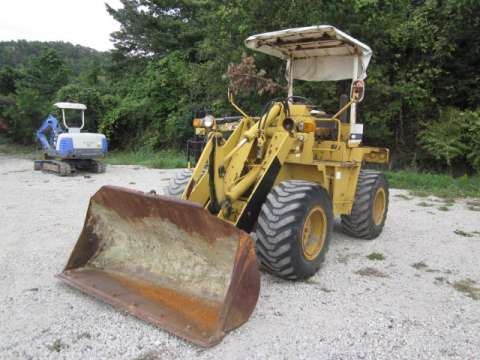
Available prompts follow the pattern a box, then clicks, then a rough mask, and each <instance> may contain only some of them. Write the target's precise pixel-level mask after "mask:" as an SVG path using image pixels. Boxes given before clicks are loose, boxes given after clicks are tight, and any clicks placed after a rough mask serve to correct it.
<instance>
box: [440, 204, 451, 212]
mask: <svg viewBox="0 0 480 360" xmlns="http://www.w3.org/2000/svg"><path fill="white" fill-rule="evenodd" d="M438 210H440V211H450V208H449V207H448V206H445V205H442V206H440V207H438Z"/></svg>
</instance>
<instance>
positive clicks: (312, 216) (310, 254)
mask: <svg viewBox="0 0 480 360" xmlns="http://www.w3.org/2000/svg"><path fill="white" fill-rule="evenodd" d="M326 235H327V216H326V215H325V211H324V210H323V209H322V208H321V207H314V208H313V209H312V210H310V212H309V213H308V215H307V218H306V219H305V223H304V224H303V232H302V241H301V243H302V252H303V256H304V257H305V259H307V260H310V261H311V260H314V259H315V258H316V257H317V256H318V254H320V252H321V251H322V248H323V244H324V243H325V238H326Z"/></svg>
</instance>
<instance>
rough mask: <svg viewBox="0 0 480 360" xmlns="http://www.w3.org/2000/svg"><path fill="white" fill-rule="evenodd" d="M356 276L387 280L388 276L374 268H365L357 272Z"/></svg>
mask: <svg viewBox="0 0 480 360" xmlns="http://www.w3.org/2000/svg"><path fill="white" fill-rule="evenodd" d="M355 274H357V275H361V276H369V277H379V278H387V277H388V275H387V274H385V273H383V272H381V271H380V270H377V269H375V268H372V267H365V268H362V269H360V270H357V271H355Z"/></svg>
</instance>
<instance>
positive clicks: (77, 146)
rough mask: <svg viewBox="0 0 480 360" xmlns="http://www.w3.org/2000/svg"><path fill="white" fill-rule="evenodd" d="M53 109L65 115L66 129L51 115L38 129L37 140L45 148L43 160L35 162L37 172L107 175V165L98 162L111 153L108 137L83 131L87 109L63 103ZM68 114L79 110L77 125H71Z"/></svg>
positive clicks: (64, 125)
mask: <svg viewBox="0 0 480 360" xmlns="http://www.w3.org/2000/svg"><path fill="white" fill-rule="evenodd" d="M54 106H55V107H56V108H58V109H60V110H61V112H62V122H63V127H62V126H61V125H60V123H59V121H58V120H57V118H56V117H55V116H53V115H52V114H50V115H48V117H47V118H46V119H45V120H44V121H43V123H42V126H40V128H39V129H38V130H37V133H36V137H37V140H38V141H39V142H40V144H41V145H42V149H43V157H44V158H43V159H42V160H35V162H34V169H35V170H42V171H47V172H52V173H55V174H57V175H60V176H68V175H72V174H74V173H75V172H76V171H77V170H84V171H90V172H94V173H103V172H105V169H106V167H105V164H103V163H102V162H101V161H100V160H99V159H102V158H104V157H105V155H106V154H107V151H108V143H107V138H106V137H105V135H103V134H97V133H88V132H81V130H82V129H83V127H84V126H85V110H86V109H87V107H86V106H85V105H83V104H78V103H68V102H60V103H56V104H54ZM66 111H69V112H75V113H77V115H78V112H79V111H80V122H81V124H80V125H78V126H71V125H70V126H69V125H68V123H67V119H66Z"/></svg>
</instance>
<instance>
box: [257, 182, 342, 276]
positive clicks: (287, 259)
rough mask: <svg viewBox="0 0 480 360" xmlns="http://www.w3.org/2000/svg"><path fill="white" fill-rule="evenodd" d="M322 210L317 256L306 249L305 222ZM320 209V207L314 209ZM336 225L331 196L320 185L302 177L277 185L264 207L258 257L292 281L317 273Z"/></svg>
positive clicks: (265, 264)
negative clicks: (320, 236) (334, 224)
mask: <svg viewBox="0 0 480 360" xmlns="http://www.w3.org/2000/svg"><path fill="white" fill-rule="evenodd" d="M320 208H321V209H322V210H321V212H322V213H323V215H322V218H323V219H324V222H323V224H324V226H323V229H324V230H323V231H324V232H323V234H324V235H323V241H322V242H321V246H320V245H319V247H318V249H317V251H318V253H315V255H314V257H313V258H311V259H307V258H306V255H305V252H304V250H303V245H302V244H303V240H302V239H303V236H304V225H305V222H306V220H307V218H308V217H309V214H311V213H312V211H318V209H320ZM315 209H317V210H315ZM332 228H333V211H332V203H331V200H330V196H329V195H328V193H327V191H326V190H325V189H323V188H322V187H321V186H320V185H318V184H316V183H313V182H309V181H303V180H288V181H283V182H282V183H280V184H279V185H277V186H275V187H274V188H273V189H272V190H271V191H270V193H269V194H268V196H267V200H266V201H265V203H264V204H263V206H262V209H261V211H260V215H259V217H258V222H257V226H256V230H255V235H256V236H255V237H256V249H257V256H258V259H259V260H260V263H261V265H262V267H263V268H264V269H265V270H267V271H268V272H270V273H272V274H274V275H276V276H278V277H281V278H284V279H291V280H300V279H308V278H309V277H311V276H313V275H315V273H317V271H318V269H319V268H320V265H321V264H322V262H323V260H324V258H325V254H326V252H327V251H328V246H329V244H330V238H331V234H332Z"/></svg>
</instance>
